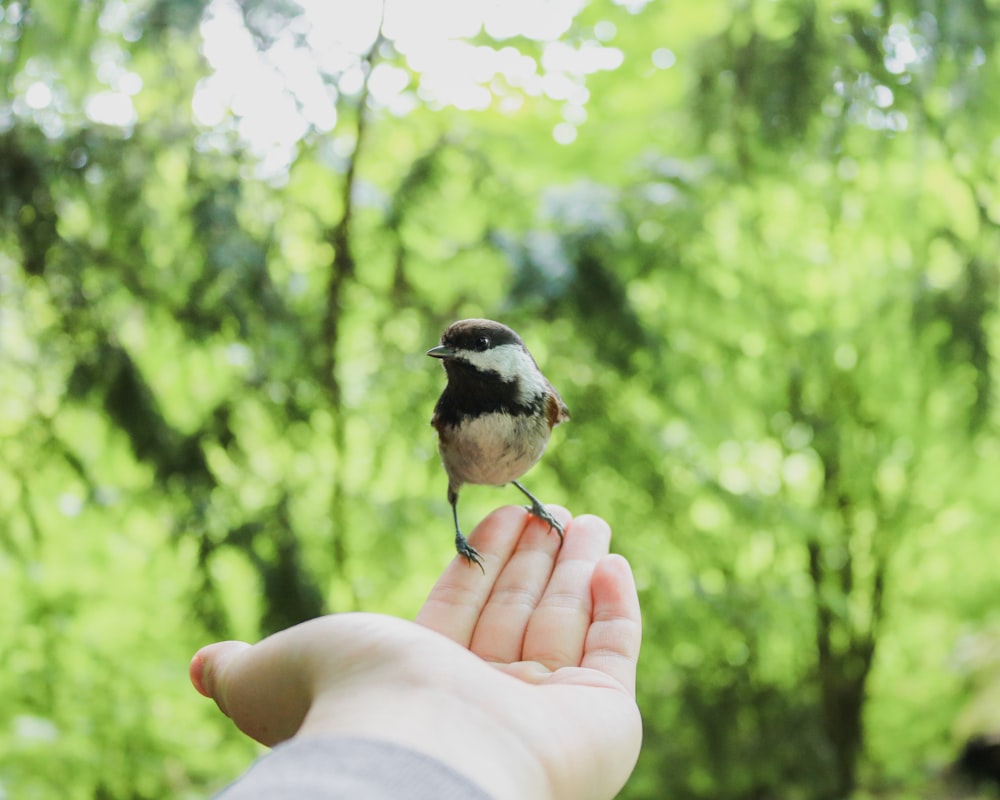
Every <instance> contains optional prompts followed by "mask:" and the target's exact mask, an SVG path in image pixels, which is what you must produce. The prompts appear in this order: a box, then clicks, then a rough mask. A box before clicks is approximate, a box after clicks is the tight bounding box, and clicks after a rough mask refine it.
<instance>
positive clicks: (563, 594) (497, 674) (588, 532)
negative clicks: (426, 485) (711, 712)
mask: <svg viewBox="0 0 1000 800" xmlns="http://www.w3.org/2000/svg"><path fill="white" fill-rule="evenodd" d="M555 513H556V515H557V516H558V517H559V518H560V520H562V521H564V524H565V527H566V538H565V543H564V544H563V546H562V548H561V549H558V538H557V537H555V536H552V535H550V534H549V533H548V530H547V525H545V524H544V523H542V522H541V521H539V520H537V519H536V518H534V517H531V516H529V515H528V514H527V513H526V512H525V511H524V510H523V509H520V508H516V507H513V506H508V507H505V508H502V509H499V510H498V511H495V512H494V513H493V514H491V515H490V516H488V517H487V518H486V519H485V520H484V521H483V522H482V523H480V525H479V526H478V527H477V528H476V530H475V531H474V532H473V533H472V536H471V540H472V541H473V542H474V544H475V547H476V549H477V550H479V552H480V553H481V554H482V555H483V558H484V562H485V565H486V577H485V579H484V577H483V575H482V573H480V572H479V570H472V569H469V567H468V565H467V564H466V563H465V562H464V561H462V560H461V559H458V558H456V559H455V560H453V561H452V563H451V564H450V565H449V566H448V568H447V569H446V570H445V572H444V573H443V575H442V576H441V578H440V579H439V580H438V582H437V583H436V584H435V586H434V588H433V589H432V590H431V593H430V596H429V597H428V599H427V602H426V603H425V604H424V607H423V609H422V610H421V611H420V613H419V615H418V616H417V620H416V621H417V623H418V624H413V623H409V622H405V621H403V620H399V619H395V618H393V617H387V616H381V615H375V614H360V613H359V614H336V615H332V616H328V617H322V618H320V619H315V620H311V621H309V622H306V623H303V624H301V625H297V626H295V627H293V628H290V629H288V630H286V631H282V632H281V633H278V634H275V635H274V636H271V637H269V638H267V639H265V640H264V641H262V642H260V643H259V644H257V645H255V646H253V647H250V646H249V645H246V644H243V643H239V642H221V643H218V644H214V645H209V646H208V647H205V648H202V649H201V650H200V651H199V652H198V653H197V654H196V655H195V658H194V660H193V661H192V666H191V677H192V681H193V682H194V684H195V686H196V687H197V688H198V689H199V691H201V692H202V693H203V694H205V695H207V696H209V697H212V698H214V699H215V700H216V702H217V703H218V704H219V707H220V708H221V709H222V710H223V712H224V713H226V714H227V715H228V716H230V717H231V718H232V719H233V721H234V722H235V723H236V725H237V726H238V727H239V728H240V729H241V730H243V731H244V732H245V733H247V734H248V735H250V736H252V737H253V738H255V739H257V740H258V741H261V742H263V743H264V744H268V745H274V744H277V743H278V742H281V741H283V740H285V739H288V738H290V737H292V736H324V735H330V734H340V735H350V736H362V737H366V738H374V739H381V740H385V741H389V742H394V743H396V744H400V745H403V746H407V747H410V748H412V749H415V750H418V751H421V752H424V753H426V754H428V755H430V756H432V757H435V758H437V759H439V760H440V761H442V762H444V763H446V764H448V765H450V766H451V767H452V768H453V769H455V770H457V771H458V772H461V773H462V774H464V775H466V776H467V777H469V778H470V779H471V780H473V781H475V782H476V783H478V784H479V785H480V786H482V787H483V788H484V789H486V790H487V791H488V792H490V793H491V794H492V795H493V796H494V797H497V798H536V797H537V798H594V799H595V800H597V799H598V798H611V797H613V796H614V795H615V794H616V793H617V791H618V790H619V789H620V788H621V787H622V785H623V784H624V783H625V781H626V780H627V778H628V776H629V775H630V774H631V771H632V768H633V767H634V765H635V760H636V758H637V757H638V752H639V745H640V742H641V721H640V718H639V712H638V709H637V707H636V705H635V665H636V659H637V656H638V651H639V642H640V636H641V634H640V620H639V605H638V599H637V595H636V590H635V584H634V581H633V579H632V575H631V571H630V570H629V567H628V564H627V562H626V561H625V560H624V559H623V558H621V557H620V556H614V555H608V554H607V553H608V544H609V541H610V535H611V534H610V530H609V529H608V526H607V525H606V524H605V523H604V522H603V521H602V520H600V519H598V518H597V517H592V516H583V517H579V518H578V519H575V520H572V521H570V520H569V514H568V512H566V511H565V510H563V509H555Z"/></svg>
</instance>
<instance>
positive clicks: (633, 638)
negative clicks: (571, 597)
mask: <svg viewBox="0 0 1000 800" xmlns="http://www.w3.org/2000/svg"><path fill="white" fill-rule="evenodd" d="M590 591H591V593H592V595H593V600H594V611H593V619H592V622H591V624H590V630H589V632H588V633H587V640H586V642H585V644H584V650H583V660H582V662H581V664H580V666H582V667H586V668H589V669H594V670H597V671H598V672H602V673H604V674H605V675H608V676H609V677H611V678H614V679H615V680H616V681H618V683H620V684H621V685H622V686H623V687H625V689H626V690H627V691H628V692H629V694H630V695H632V696H634V695H635V669H636V662H637V661H638V659H639V646H640V644H641V642H642V618H641V615H640V612H639V594H638V591H637V590H636V587H635V578H633V577H632V568H631V567H630V566H629V563H628V561H626V560H625V559H624V558H623V557H622V556H620V555H617V554H612V555H607V556H604V557H603V558H602V559H601V560H600V561H598V562H597V565H596V566H595V567H594V574H593V577H592V579H591V583H590Z"/></svg>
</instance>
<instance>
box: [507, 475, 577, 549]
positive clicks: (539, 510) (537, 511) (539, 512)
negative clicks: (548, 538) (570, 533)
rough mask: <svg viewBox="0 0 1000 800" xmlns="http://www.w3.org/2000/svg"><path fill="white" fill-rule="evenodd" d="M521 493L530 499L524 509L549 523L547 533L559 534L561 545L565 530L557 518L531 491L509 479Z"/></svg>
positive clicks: (560, 544)
mask: <svg viewBox="0 0 1000 800" xmlns="http://www.w3.org/2000/svg"><path fill="white" fill-rule="evenodd" d="M511 483H513V484H514V485H515V486H516V487H517V488H518V489H520V490H521V493H522V494H523V495H524V496H525V497H527V498H528V499H529V500H530V501H531V505H530V506H525V507H524V508H525V510H526V511H527V512H528V513H529V514H531V515H532V516H534V517H538V518H539V519H540V520H541V521H542V522H547V523H549V533H551V532H552V531H555V532H556V533H558V534H559V546H560V547H562V543H563V536H564V534H565V533H566V530H565V529H564V528H563V526H562V523H561V522H560V521H559V520H557V519H556V518H555V517H554V516H552V514H551V513H550V512H549V511H548V510H547V509H546V508H545V506H543V505H542V501H541V500H539V499H538V498H537V497H535V496H534V495H533V494H532V493H531V492H529V491H528V490H527V489H525V488H524V487H523V486H522V485H521V484H520V483H519V482H518V481H511Z"/></svg>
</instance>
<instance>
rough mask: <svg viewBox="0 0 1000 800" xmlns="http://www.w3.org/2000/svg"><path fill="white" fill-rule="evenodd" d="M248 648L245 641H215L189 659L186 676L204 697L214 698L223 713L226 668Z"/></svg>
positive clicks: (224, 710)
mask: <svg viewBox="0 0 1000 800" xmlns="http://www.w3.org/2000/svg"><path fill="white" fill-rule="evenodd" d="M249 649H250V645H248V644H247V643H246V642H235V641H230V642H216V643H215V644H209V645H206V646H205V647H203V648H201V649H200V650H199V651H198V652H197V653H195V654H194V657H193V658H192V659H191V665H190V666H189V667H188V676H189V677H190V678H191V683H192V685H193V686H194V688H195V689H197V690H198V692H200V693H201V694H203V695H204V696H205V697H210V698H211V699H213V700H215V702H216V704H217V705H218V706H219V709H220V710H221V711H222V713H223V714H226V715H227V716H228V715H229V712H228V711H226V703H225V694H226V692H225V686H226V677H225V676H226V669H227V667H228V666H229V665H230V664H232V662H233V661H234V660H236V658H237V657H238V656H239V655H240V654H241V653H243V652H245V651H246V650H249Z"/></svg>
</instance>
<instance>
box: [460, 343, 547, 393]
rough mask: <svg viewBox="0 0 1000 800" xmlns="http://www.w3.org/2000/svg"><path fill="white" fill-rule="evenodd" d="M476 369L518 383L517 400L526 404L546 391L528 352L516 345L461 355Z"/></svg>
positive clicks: (506, 345)
mask: <svg viewBox="0 0 1000 800" xmlns="http://www.w3.org/2000/svg"><path fill="white" fill-rule="evenodd" d="M462 355H463V356H464V358H465V360H466V361H468V362H469V363H470V364H472V366H474V367H476V368H477V369H480V370H484V371H488V372H495V373H497V374H498V375H499V376H500V379H501V380H503V381H505V382H508V383H509V382H511V381H516V382H517V383H518V390H519V391H518V395H519V397H518V399H519V400H521V401H522V402H527V401H529V400H531V399H533V398H535V397H537V396H538V395H540V394H543V393H544V392H545V390H546V387H545V378H544V377H543V376H542V373H541V372H539V371H538V367H536V366H535V362H534V361H533V360H532V359H531V356H530V355H529V354H528V351H527V350H525V349H524V348H523V347H520V346H519V345H516V344H502V345H499V346H498V347H492V348H490V349H489V350H484V351H482V352H475V351H473V352H467V353H463V354H462Z"/></svg>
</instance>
